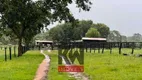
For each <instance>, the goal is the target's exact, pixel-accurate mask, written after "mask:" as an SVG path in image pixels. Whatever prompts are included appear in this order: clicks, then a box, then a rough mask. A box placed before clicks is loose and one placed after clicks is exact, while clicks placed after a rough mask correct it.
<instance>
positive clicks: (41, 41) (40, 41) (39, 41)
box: [36, 40, 53, 43]
mask: <svg viewBox="0 0 142 80" xmlns="http://www.w3.org/2000/svg"><path fill="white" fill-rule="evenodd" d="M36 42H37V43H53V41H46V40H36Z"/></svg>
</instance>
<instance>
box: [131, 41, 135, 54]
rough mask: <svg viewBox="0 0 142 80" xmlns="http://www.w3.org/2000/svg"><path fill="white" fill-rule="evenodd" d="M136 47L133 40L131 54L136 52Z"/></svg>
mask: <svg viewBox="0 0 142 80" xmlns="http://www.w3.org/2000/svg"><path fill="white" fill-rule="evenodd" d="M134 48H135V43H134V42H133V43H132V52H131V54H133V53H134Z"/></svg>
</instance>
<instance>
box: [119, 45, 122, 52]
mask: <svg viewBox="0 0 142 80" xmlns="http://www.w3.org/2000/svg"><path fill="white" fill-rule="evenodd" d="M121 48H122V42H120V44H119V54H121Z"/></svg>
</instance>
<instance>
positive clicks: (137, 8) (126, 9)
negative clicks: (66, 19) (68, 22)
mask: <svg viewBox="0 0 142 80" xmlns="http://www.w3.org/2000/svg"><path fill="white" fill-rule="evenodd" d="M92 2H93V5H92V8H91V10H90V11H89V12H84V11H81V12H80V13H79V10H78V9H77V8H76V7H75V5H74V4H72V5H70V6H69V8H70V9H71V12H72V13H73V15H74V16H75V18H77V19H80V20H82V19H85V20H92V21H93V22H94V23H104V24H106V25H108V26H109V27H110V29H111V30H118V31H120V33H121V34H123V35H127V36H130V35H133V34H134V33H141V34H142V0H92Z"/></svg>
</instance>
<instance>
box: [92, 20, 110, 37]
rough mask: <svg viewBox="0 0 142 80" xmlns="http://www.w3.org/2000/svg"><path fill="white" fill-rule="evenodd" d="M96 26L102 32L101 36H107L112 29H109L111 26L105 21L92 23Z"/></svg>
mask: <svg viewBox="0 0 142 80" xmlns="http://www.w3.org/2000/svg"><path fill="white" fill-rule="evenodd" d="M92 26H94V27H95V28H96V29H97V30H98V31H99V32H100V34H101V37H103V38H107V36H108V34H109V32H110V30H109V27H108V26H107V25H105V24H103V23H97V24H94V25H92Z"/></svg>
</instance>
